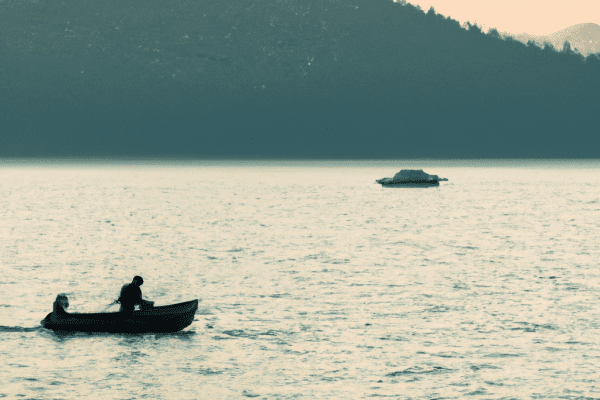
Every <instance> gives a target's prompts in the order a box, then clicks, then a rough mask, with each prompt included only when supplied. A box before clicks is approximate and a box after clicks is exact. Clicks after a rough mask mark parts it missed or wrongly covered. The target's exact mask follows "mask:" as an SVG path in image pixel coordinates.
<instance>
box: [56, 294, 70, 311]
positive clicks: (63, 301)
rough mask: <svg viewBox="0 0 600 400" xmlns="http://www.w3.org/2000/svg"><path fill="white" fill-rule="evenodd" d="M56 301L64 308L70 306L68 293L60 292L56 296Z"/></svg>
mask: <svg viewBox="0 0 600 400" xmlns="http://www.w3.org/2000/svg"><path fill="white" fill-rule="evenodd" d="M56 303H57V304H60V305H61V307H62V308H69V298H68V297H67V295H66V294H62V293H61V294H59V295H57V296H56Z"/></svg>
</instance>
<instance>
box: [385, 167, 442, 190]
mask: <svg viewBox="0 0 600 400" xmlns="http://www.w3.org/2000/svg"><path fill="white" fill-rule="evenodd" d="M447 180H448V179H446V178H440V177H438V176H437V175H429V174H428V173H426V172H423V170H422V169H403V170H401V171H400V172H398V173H397V174H396V175H394V177H393V178H382V179H377V180H376V181H375V182H377V183H379V184H381V186H386V187H430V186H439V185H440V182H441V181H447Z"/></svg>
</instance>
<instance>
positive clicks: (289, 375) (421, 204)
mask: <svg viewBox="0 0 600 400" xmlns="http://www.w3.org/2000/svg"><path fill="white" fill-rule="evenodd" d="M402 168H423V169H424V170H425V171H426V172H429V173H432V174H437V175H439V176H441V177H447V178H448V179H449V181H448V182H442V183H441V184H440V186H439V187H434V188H425V189H422V188H416V189H412V188H411V189H407V188H382V187H381V186H380V185H378V184H376V183H375V179H378V178H382V177H386V176H387V177H391V176H393V175H394V174H395V173H396V172H398V171H399V170H400V169H402ZM599 237H600V161H587V162H569V161H560V160H557V161H544V162H534V161H519V162H510V161H505V162H499V161H498V162H490V161H485V162H484V161H473V162H451V161H448V162H442V161H429V162H427V161H393V162H391V161H390V162H329V163H328V162H262V163H261V162H234V161H231V162H212V163H211V162H183V161H180V162H166V161H163V162H158V161H157V162H126V161H121V162H114V163H104V164H103V163H81V162H72V163H66V164H61V163H59V162H52V161H48V162H37V163H29V164H28V163H22V162H15V161H10V160H5V161H4V162H3V164H1V166H0V266H1V270H0V272H1V274H0V397H8V398H28V399H75V398H107V399H108V398H112V399H117V398H118V399H144V398H149V399H154V398H156V399H167V398H168V399H194V398H206V399H242V398H253V397H255V398H261V399H292V398H306V399H313V398H314V399H333V398H351V399H362V398H372V397H387V398H398V399H433V398H439V399H462V398H482V399H483V398H485V399H513V398H514V399H524V398H544V399H550V398H552V399H554V398H563V399H583V398H600V383H599V382H600V368H599V366H600V293H599V288H600V268H599V263H600V261H599V260H600V240H599ZM134 275H141V276H143V278H144V280H145V283H144V285H143V286H142V291H143V293H144V297H145V298H148V299H151V300H154V301H155V302H156V305H164V304H171V303H176V302H181V301H186V300H191V299H194V298H198V299H200V300H201V302H200V307H199V310H198V313H197V315H196V319H195V321H194V322H193V324H192V325H191V326H190V327H188V328H186V330H184V331H183V332H180V333H177V334H168V335H155V334H146V335H129V336H128V335H105V334H56V333H54V332H51V331H48V330H45V329H42V328H40V326H39V322H40V320H41V319H42V318H44V316H45V315H46V314H47V313H48V312H50V311H51V310H52V302H53V301H54V298H55V296H56V295H57V294H58V293H61V292H64V293H66V294H67V295H68V296H69V299H70V303H71V305H70V308H69V310H68V311H70V312H95V311H100V310H102V309H104V308H105V307H106V306H108V304H110V302H111V301H113V300H114V299H115V298H116V297H117V296H118V292H119V289H120V287H121V286H122V285H123V284H125V283H128V282H129V281H130V280H131V279H132V277H133V276H134ZM116 309H117V307H115V308H112V309H111V310H114V311H116Z"/></svg>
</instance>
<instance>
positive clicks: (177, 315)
mask: <svg viewBox="0 0 600 400" xmlns="http://www.w3.org/2000/svg"><path fill="white" fill-rule="evenodd" d="M197 309H198V300H192V301H186V302H185V303H179V304H172V305H168V306H161V307H153V308H150V309H145V310H140V311H134V312H133V313H131V314H124V313H121V312H111V313H91V314H78V313H67V314H66V315H63V316H60V317H58V318H55V317H54V316H52V313H50V314H48V315H47V316H46V318H44V319H43V320H42V321H41V322H40V323H41V325H42V326H43V327H44V328H46V329H51V330H54V331H66V332H108V333H150V332H152V333H166V332H177V331H180V330H182V329H183V328H186V327H188V326H189V325H191V323H192V321H193V320H194V315H195V314H196V310H197Z"/></svg>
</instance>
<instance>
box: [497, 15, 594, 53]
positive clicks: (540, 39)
mask: <svg viewBox="0 0 600 400" xmlns="http://www.w3.org/2000/svg"><path fill="white" fill-rule="evenodd" d="M503 35H504V36H512V37H514V38H515V39H517V40H519V41H521V42H523V43H527V42H529V41H534V42H536V43H537V44H539V45H540V46H543V45H544V43H545V42H548V43H551V44H552V45H553V46H554V47H555V48H556V49H558V50H561V49H562V47H563V44H564V42H565V41H567V42H569V43H570V44H571V48H572V49H573V50H577V51H579V52H580V53H581V54H583V55H587V54H590V53H598V52H600V25H598V24H595V23H592V22H586V23H582V24H576V25H571V26H569V27H567V28H564V29H561V30H559V31H556V32H554V33H551V34H549V35H530V34H528V33H521V34H518V35H515V34H512V33H507V32H505V33H503Z"/></svg>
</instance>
